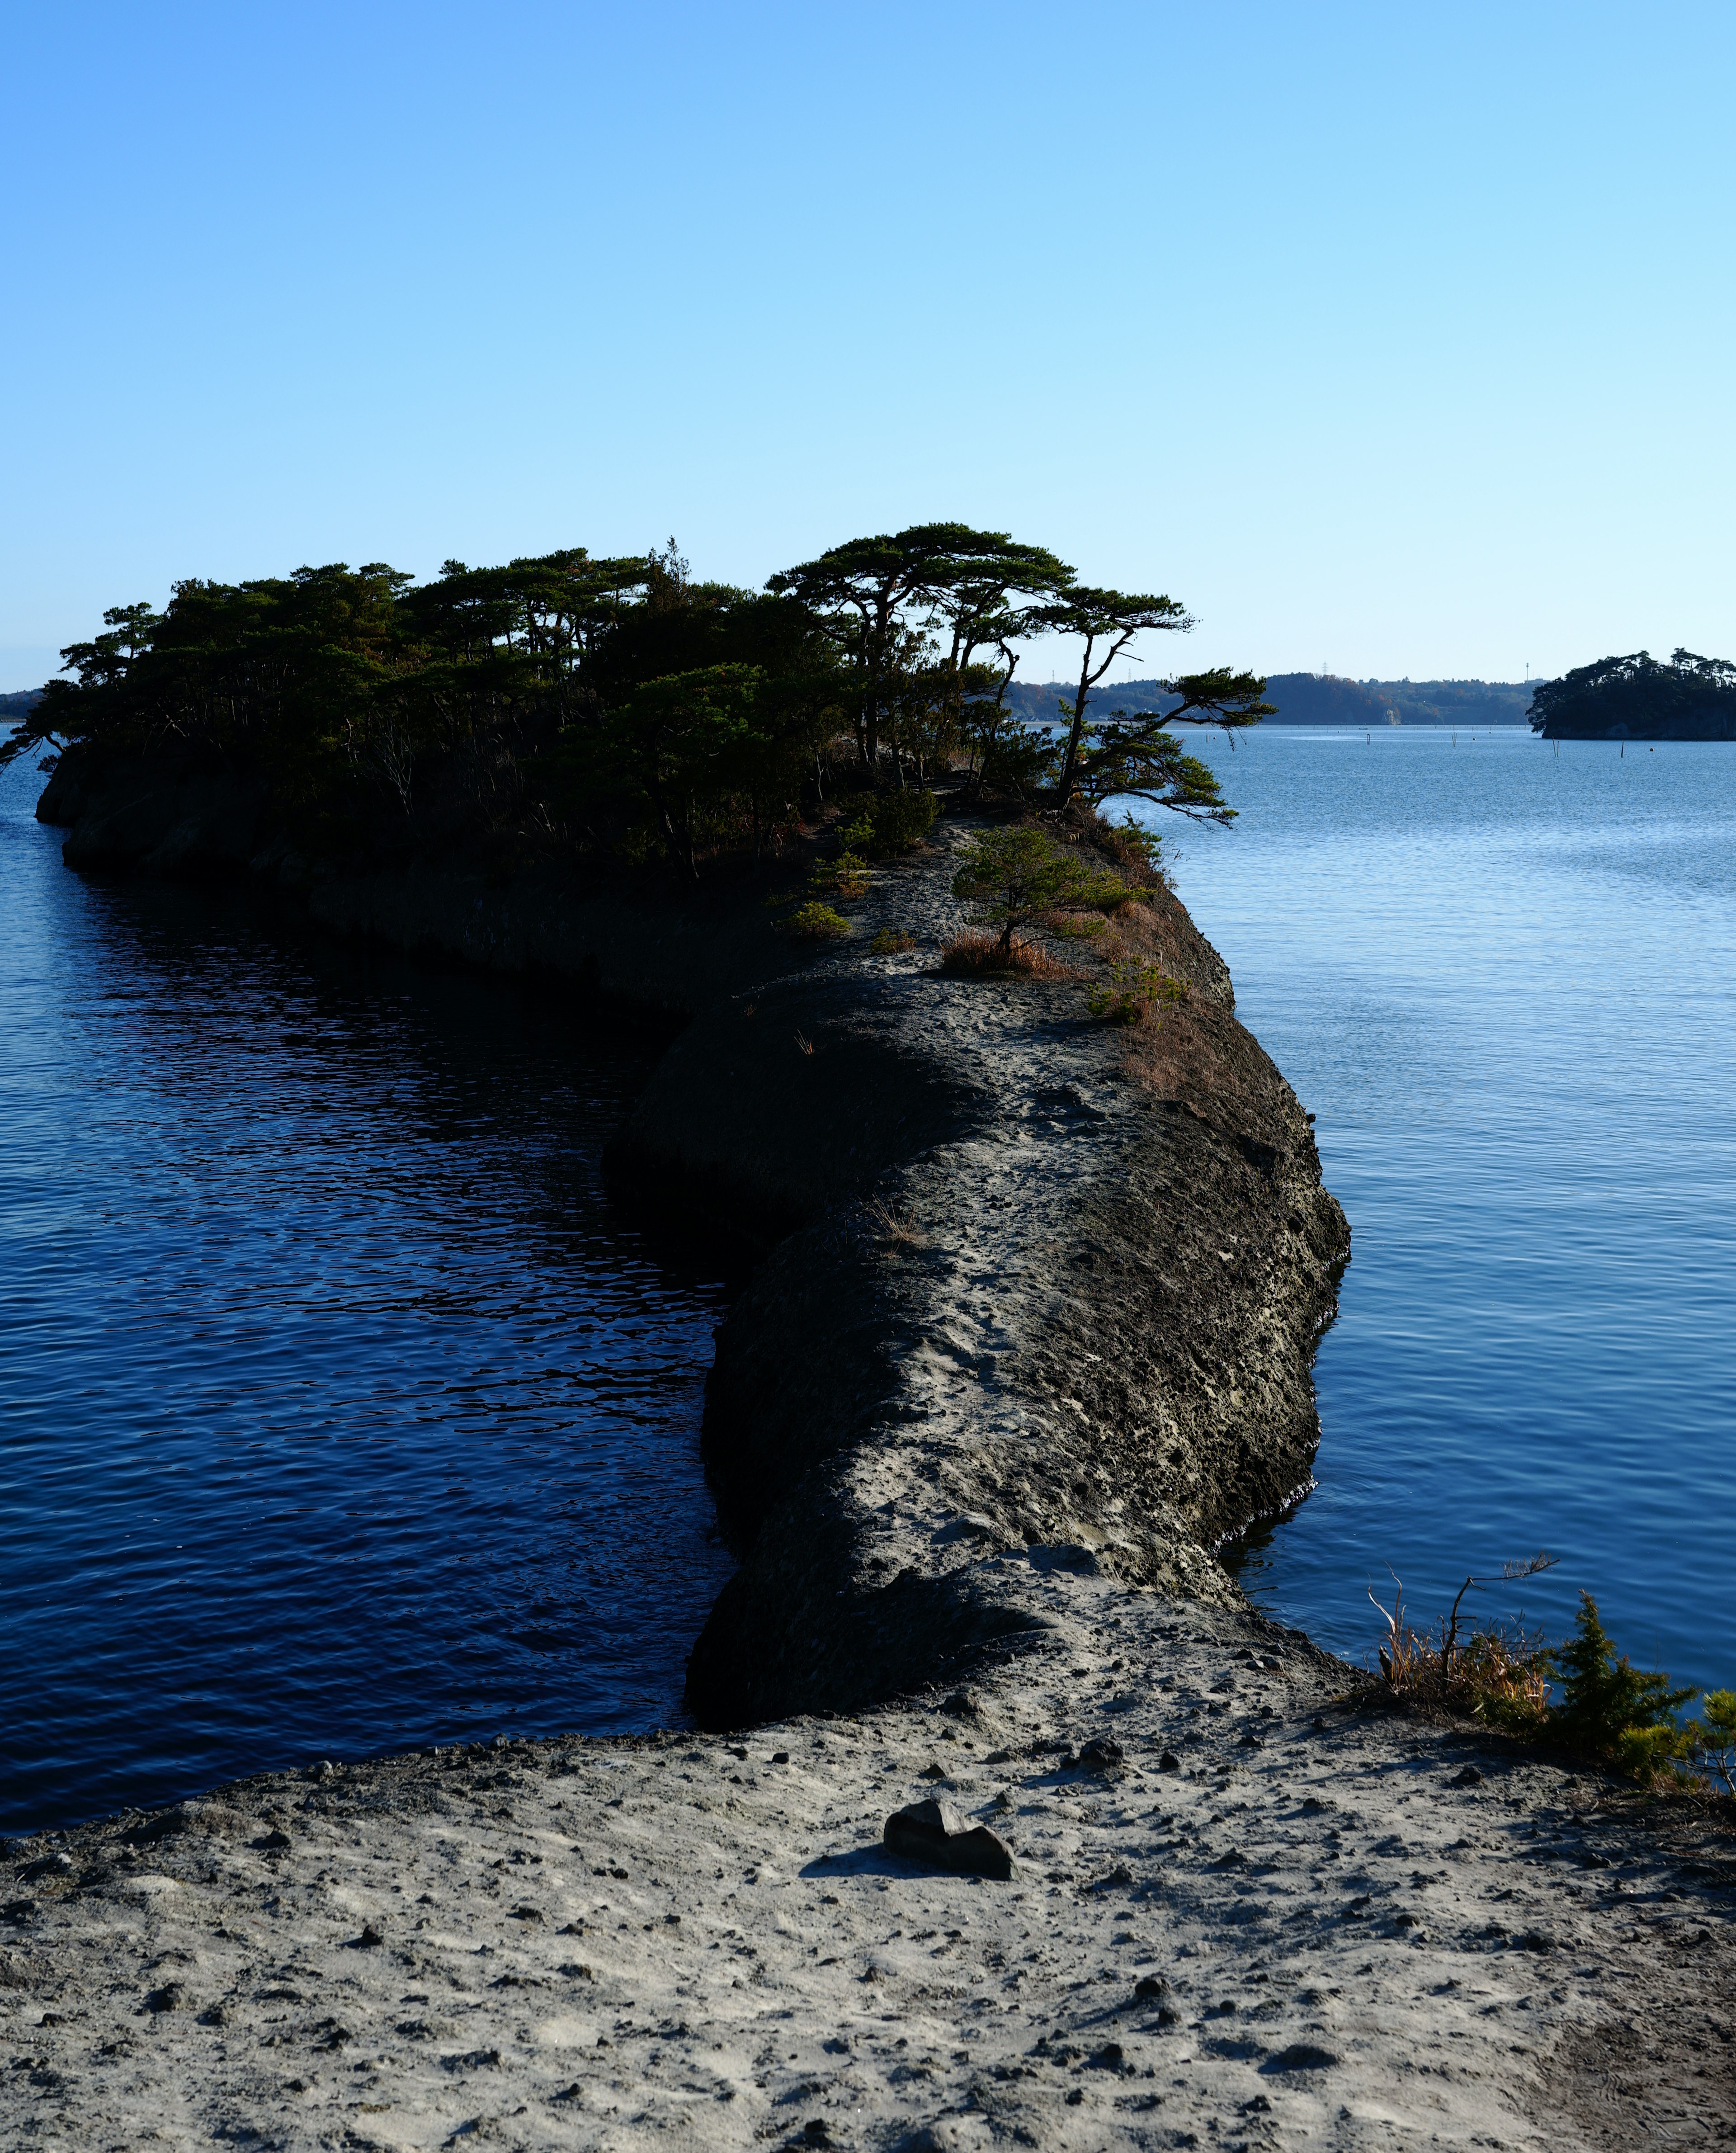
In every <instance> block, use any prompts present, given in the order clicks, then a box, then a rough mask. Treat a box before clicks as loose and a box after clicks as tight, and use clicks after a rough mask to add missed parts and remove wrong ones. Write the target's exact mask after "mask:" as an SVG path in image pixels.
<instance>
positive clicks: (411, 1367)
mask: <svg viewBox="0 0 1736 2153" xmlns="http://www.w3.org/2000/svg"><path fill="white" fill-rule="evenodd" d="M40 789H41V781H40V780H39V779H38V778H36V777H35V776H33V774H32V773H30V772H28V771H20V770H18V769H16V768H14V769H13V771H9V772H5V773H0V923H3V930H4V931H3V934H0V1637H3V1639H4V1643H5V1650H4V1652H3V1654H0V1830H22V1829H24V1828H26V1827H27V1826H31V1825H43V1824H45V1823H48V1822H53V1821H54V1820H61V1819H64V1818H68V1817H74V1816H82V1815H93V1814H98V1813H100V1812H102V1811H104V1810H107V1809H113V1808H115V1807H116V1806H118V1805H120V1804H123V1803H128V1802H137V1803H150V1802H160V1801H165V1800H168V1799H172V1798H174V1797H176V1796H177V1795H181V1794H187V1793H191V1792H193V1791H196V1790H197V1789H200V1788H201V1787H204V1786H206V1785H208V1784H211V1782H212V1781H214V1780H216V1779H221V1778H223V1777H225V1776H226V1775H231V1774H237V1773H240V1772H244V1771H248V1770H257V1769H266V1768H271V1767H279V1766H284V1765H292V1764H302V1763H306V1762H308V1761H310V1760H312V1759H315V1758H318V1757H323V1756H333V1757H343V1756H357V1755H362V1754H366V1753H370V1752H377V1751H380V1750H385V1749H395V1748H403V1747H405V1746H407V1745H409V1744H411V1743H421V1742H427V1741H437V1740H451V1739H455V1738H476V1737H479V1736H482V1735H486V1734H491V1733H495V1732H496V1731H498V1730H500V1729H502V1728H507V1729H511V1730H512V1731H514V1732H530V1731H535V1730H541V1729H547V1728H557V1727H563V1728H584V1729H587V1730H589V1731H601V1730H605V1729H618V1728H631V1727H641V1726H644V1725H647V1724H649V1723H654V1722H655V1721H658V1720H663V1721H665V1722H666V1721H667V1720H669V1718H671V1717H673V1716H675V1713H677V1710H678V1707H679V1701H680V1687H681V1677H682V1671H683V1661H684V1658H685V1654H686V1652H687V1650H688V1648H689V1647H690V1644H691V1641H692V1640H693V1638H694V1636H695V1635H696V1634H697V1632H698V1631H699V1628H700V1624H701V1623H702V1622H703V1621H704V1619H705V1613H706V1611H707V1610H708V1608H709V1607H710V1602H711V1601H712V1599H713V1598H714V1597H715V1595H716V1593H717V1591H718V1590H719V1589H720V1586H721V1585H722V1583H723V1581H724V1579H725V1575H727V1572H728V1569H729V1563H728V1560H727V1558H726V1556H725V1554H724V1552H723V1550H721V1549H720V1547H718V1546H716V1545H714V1544H713V1543H712V1542H711V1541H710V1540H709V1539H708V1532H709V1530H710V1527H711V1524H712V1509H711V1504H710V1499H709V1497H708V1495H707V1494H706V1491H705V1484H704V1479H703V1476H702V1474H701V1471H700V1463H699V1455H698V1431H699V1421H700V1407H701V1403H702V1396H701V1392H702V1385H703V1380H704V1372H705V1367H707V1365H708V1364H709V1362H710V1347H711V1338H710V1333H711V1327H712V1325H713V1324H714V1322H715V1321H716V1320H717V1317H718V1315H719V1313H720V1306H721V1295H720V1290H719V1288H718V1287H717V1286H716V1285H714V1284H711V1283H709V1282H707V1281H705V1280H692V1279H690V1278H684V1277H681V1276H678V1275H675V1274H673V1273H672V1272H671V1271H669V1270H667V1269H665V1268H663V1267H661V1266H660V1265H659V1263H658V1262H656V1261H654V1260H653V1259H652V1257H651V1256H650V1255H649V1254H648V1253H647V1251H646V1250H644V1247H643V1246H642V1245H641V1244H639V1242H638V1241H637V1240H636V1239H634V1236H633V1235H632V1234H630V1233H627V1232H624V1231H623V1230H622V1229H621V1228H620V1227H619V1224H618V1223H617V1222H616V1221H614V1220H613V1219H612V1218H611V1217H610V1215H609V1214H608V1211H607V1209H606V1208H605V1206H604V1204H603V1199H602V1196H601V1194H600V1190H599V1186H598V1153H599V1151H600V1148H601V1146H602V1143H603V1140H604V1138H606V1136H607V1135H608V1132H609V1130H610V1129H611V1128H612V1127H613V1126H614V1125H615V1124H616V1122H618V1120H619V1117H620V1116H621V1114H622V1112H623V1111H624V1107H625V1105H626V1104H627V1102H629V1099H630V1097H631V1095H632V1093H633V1091H634V1087H635V1086H636V1084H637V1083H638V1082H639V1078H640V1077H641V1074H642V1071H643V1068H644V1066H645V1064H646V1060H647V1050H646V1049H645V1048H644V1046H640V1047H639V1049H638V1050H637V1051H635V1050H634V1048H633V1047H631V1046H620V1045H619V1044H617V1045H615V1046H610V1045H609V1043H608V1040H607V1039H606V1038H599V1036H598V1033H597V1031H596V1030H595V1027H594V1026H592V1027H589V1028H587V1027H586V1026H583V1024H582V1023H581V1022H580V1021H578V1020H579V1016H580V1015H581V1014H582V1012H578V1011H575V1012H572V1013H569V1012H568V1011H567V1010H565V1009H564V1008H563V1007H562V1006H561V1005H560V996H559V995H558V993H556V994H551V992H550V990H547V988H539V989H537V990H535V991H534V992H532V993H527V994H523V995H521V994H519V993H517V992H516V991H515V990H513V989H512V988H511V987H509V986H506V985H499V984H496V983H492V982H488V981H479V980H471V979H467V978H461V977H445V976H443V975H438V974H430V972H428V971H426V970H413V969H411V968H410V967H407V966H404V965H395V964H392V963H390V962H388V961H382V960H381V959H379V958H378V957H370V956H369V955H367V954H359V955H358V954H349V953H346V952H345V951H344V950H343V949H339V948H337V947H335V946H333V945H331V944H327V943H324V942H322V941H317V940H313V939H298V938H297V937H296V936H295V935H294V934H293V933H286V932H285V931H283V929H281V928H267V926H266V925H264V924H262V921H261V917H260V915H259V914H257V912H255V911H252V910H250V909H249V907H248V905H247V903H245V902H244V901H243V900H242V899H239V898H237V899H234V900H219V901H215V902H214V901H213V899H212V898H211V896H210V895H209V894H208V893H202V892H182V891H177V890H176V889H173V888H162V887H160V886H155V885H153V884H151V883H145V882H137V883H109V884H103V883H87V882H85V881H84V880H83V879H82V878H79V876H77V875H74V874H71V873H69V872H68V871H67V870H66V869H65V868H64V867H63V866H62V865H61V862H60V852H59V846H60V834H61V833H60V832H57V831H52V830H47V829H44V828H43V827H40V826H39V825H38V823H36V822H34V821H33V819H32V816H31V810H32V807H33V803H34V801H35V798H36V795H37V793H38V791H40Z"/></svg>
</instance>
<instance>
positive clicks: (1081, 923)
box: [1049, 913, 1109, 942]
mask: <svg viewBox="0 0 1736 2153" xmlns="http://www.w3.org/2000/svg"><path fill="white" fill-rule="evenodd" d="M1049 931H1050V933H1051V934H1059V935H1061V936H1063V937H1064V938H1065V939H1067V941H1069V942H1091V941H1095V940H1096V939H1097V936H1098V935H1100V934H1107V933H1108V932H1109V923H1108V921H1107V919H1069V918H1068V917H1067V914H1065V913H1063V914H1061V918H1060V919H1051V921H1050V922H1049Z"/></svg>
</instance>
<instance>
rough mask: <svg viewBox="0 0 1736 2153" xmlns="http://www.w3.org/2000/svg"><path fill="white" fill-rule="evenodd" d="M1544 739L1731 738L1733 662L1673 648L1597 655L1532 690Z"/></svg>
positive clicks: (1735, 720) (1534, 718)
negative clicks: (1656, 653)
mask: <svg viewBox="0 0 1736 2153" xmlns="http://www.w3.org/2000/svg"><path fill="white" fill-rule="evenodd" d="M1531 729H1532V730H1533V731H1534V732H1539V733H1541V734H1542V735H1543V736H1544V738H1545V740H1719V741H1727V740H1736V664H1731V662H1730V660H1729V659H1726V658H1699V657H1696V656H1695V654H1694V653H1693V651H1691V650H1676V651H1672V653H1671V654H1670V658H1669V661H1668V663H1667V664H1666V663H1665V662H1664V661H1663V660H1662V659H1657V658H1654V657H1653V656H1652V654H1651V652H1650V651H1649V650H1637V651H1634V652H1632V653H1631V654H1630V655H1629V656H1627V657H1626V658H1600V659H1598V661H1597V663H1596V664H1595V665H1581V666H1578V667H1576V669H1574V670H1573V671H1572V672H1571V673H1564V674H1562V675H1561V678H1560V679H1559V680H1551V681H1550V682H1549V683H1547V685H1545V686H1543V687H1541V688H1540V689H1539V690H1537V697H1536V700H1535V702H1534V703H1533V705H1532V706H1531Z"/></svg>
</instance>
